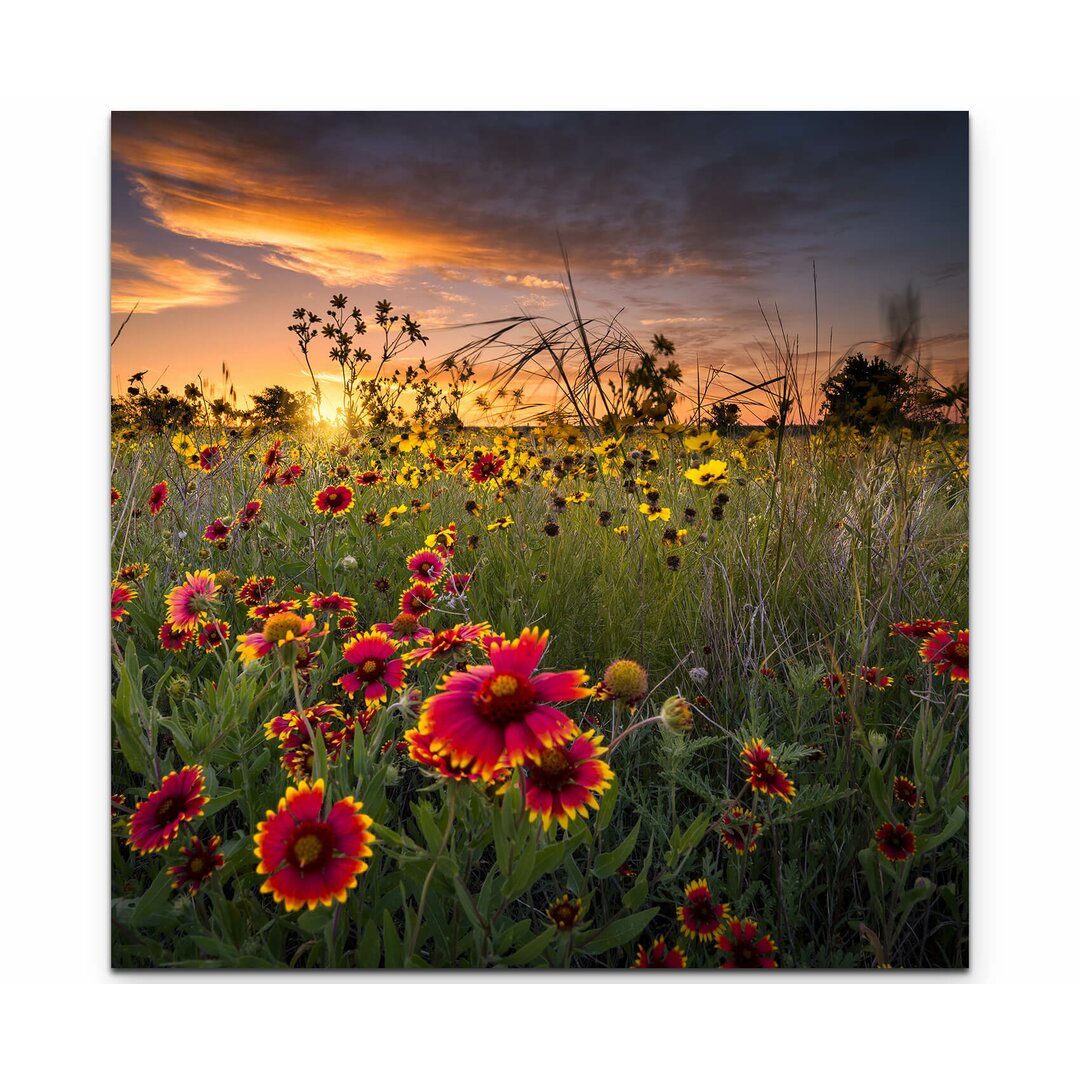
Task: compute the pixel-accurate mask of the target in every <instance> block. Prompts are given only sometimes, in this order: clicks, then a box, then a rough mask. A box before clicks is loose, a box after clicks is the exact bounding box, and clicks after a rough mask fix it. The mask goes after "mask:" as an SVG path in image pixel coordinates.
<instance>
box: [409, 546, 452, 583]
mask: <svg viewBox="0 0 1080 1080" xmlns="http://www.w3.org/2000/svg"><path fill="white" fill-rule="evenodd" d="M405 565H406V566H407V567H408V569H409V575H410V576H411V577H412V579H413V581H416V582H421V581H422V582H424V583H425V584H427V585H434V584H435V583H436V582H437V581H438V580H439V579H440V578H441V577H442V576H443V573H444V571H445V570H446V560H445V559H444V558H443V557H442V556H441V555H440V554H439V553H438V552H437V551H431V550H430V549H428V548H421V549H420V550H419V551H414V552H413V553H412V554H411V555H410V556H409V557H408V559H407V560H406V561H405Z"/></svg>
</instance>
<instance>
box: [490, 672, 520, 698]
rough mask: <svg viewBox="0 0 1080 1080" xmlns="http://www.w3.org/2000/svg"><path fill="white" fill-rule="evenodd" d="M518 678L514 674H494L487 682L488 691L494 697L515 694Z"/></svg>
mask: <svg viewBox="0 0 1080 1080" xmlns="http://www.w3.org/2000/svg"><path fill="white" fill-rule="evenodd" d="M517 688H518V679H517V676H516V675H496V676H495V678H494V679H492V680H491V682H490V683H489V684H488V691H489V692H490V693H492V694H494V695H495V696H496V697H509V696H510V695H511V694H516V693H517Z"/></svg>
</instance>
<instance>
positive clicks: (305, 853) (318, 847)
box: [293, 833, 323, 868]
mask: <svg viewBox="0 0 1080 1080" xmlns="http://www.w3.org/2000/svg"><path fill="white" fill-rule="evenodd" d="M322 849H323V846H322V841H321V840H320V839H319V838H318V837H317V836H314V835H313V834H311V833H308V835H307V836H301V837H300V839H299V840H297V841H296V844H295V846H294V847H293V854H294V855H295V856H296V861H297V862H298V863H299V864H300V866H301V868H303V867H305V866H307V865H308V864H309V863H313V862H315V860H316V859H317V858H318V857H319V856H320V855H321V854H322Z"/></svg>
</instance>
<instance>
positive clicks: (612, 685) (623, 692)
mask: <svg viewBox="0 0 1080 1080" xmlns="http://www.w3.org/2000/svg"><path fill="white" fill-rule="evenodd" d="M600 681H601V685H602V686H603V690H602V691H601V692H600V693H598V694H597V695H596V696H597V697H599V698H601V699H604V698H614V699H615V700H616V701H621V702H622V703H623V704H624V705H629V706H630V707H631V708H634V707H635V706H637V705H638V704H639V703H640V702H641V701H642V699H643V698H644V697H645V695H646V694H647V693H648V692H649V676H648V674H647V673H646V671H645V669H644V668H643V667H642V666H641V665H640V664H639V663H638V662H637V661H636V660H613V661H612V662H611V663H610V664H608V666H607V667H606V668H605V669H604V676H603V678H602V679H601V680H600Z"/></svg>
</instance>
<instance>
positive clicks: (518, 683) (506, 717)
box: [473, 672, 534, 725]
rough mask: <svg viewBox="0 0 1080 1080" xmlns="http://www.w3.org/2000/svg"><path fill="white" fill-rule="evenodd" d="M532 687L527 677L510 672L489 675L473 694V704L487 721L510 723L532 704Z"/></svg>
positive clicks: (520, 716)
mask: <svg viewBox="0 0 1080 1080" xmlns="http://www.w3.org/2000/svg"><path fill="white" fill-rule="evenodd" d="M533 696H534V695H533V688H532V684H531V683H530V682H529V680H528V679H523V678H522V677H521V676H520V675H514V674H511V673H510V672H498V673H496V674H494V675H489V676H488V677H487V678H486V679H485V680H484V681H483V683H481V685H480V689H479V690H477V691H476V693H475V694H473V704H474V705H475V706H476V708H477V711H478V712H479V713H480V715H481V716H482V717H483V718H484V719H485V720H487V721H489V722H491V723H494V724H503V725H506V724H512V723H514V722H515V721H518V720H520V719H521V718H522V717H523V716H524V715H525V714H526V713H527V712H528V711H529V708H530V707H531V706H532V703H533Z"/></svg>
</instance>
